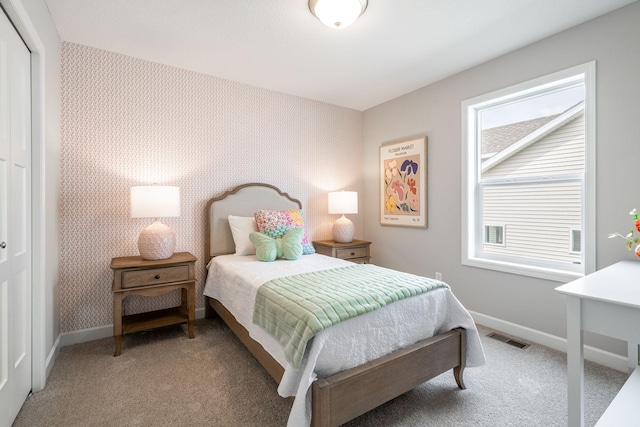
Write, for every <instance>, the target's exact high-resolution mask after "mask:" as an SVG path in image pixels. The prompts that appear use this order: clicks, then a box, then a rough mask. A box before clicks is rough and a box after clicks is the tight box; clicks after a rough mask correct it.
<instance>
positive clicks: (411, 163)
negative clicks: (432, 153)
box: [380, 137, 427, 228]
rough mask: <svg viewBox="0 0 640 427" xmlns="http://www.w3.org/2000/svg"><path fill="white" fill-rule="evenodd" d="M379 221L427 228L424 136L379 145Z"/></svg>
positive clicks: (425, 146)
mask: <svg viewBox="0 0 640 427" xmlns="http://www.w3.org/2000/svg"><path fill="white" fill-rule="evenodd" d="M380 198H381V200H380V223H381V224H382V225H397V226H404V227H425V228H426V227H427V137H420V138H414V139H408V140H404V141H399V142H394V143H391V144H385V145H382V146H381V147H380Z"/></svg>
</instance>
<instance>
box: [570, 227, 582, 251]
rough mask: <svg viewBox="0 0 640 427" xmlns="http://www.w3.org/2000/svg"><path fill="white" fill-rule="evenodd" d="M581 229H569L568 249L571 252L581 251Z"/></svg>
mask: <svg viewBox="0 0 640 427" xmlns="http://www.w3.org/2000/svg"><path fill="white" fill-rule="evenodd" d="M580 237H581V231H580V230H579V229H575V228H573V229H571V249H569V250H570V251H571V252H576V253H577V252H581V251H582V248H581V245H582V243H581V239H580Z"/></svg>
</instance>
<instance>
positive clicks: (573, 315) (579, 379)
mask: <svg viewBox="0 0 640 427" xmlns="http://www.w3.org/2000/svg"><path fill="white" fill-rule="evenodd" d="M582 344H583V332H582V301H581V300H580V298H579V297H574V296H567V380H568V393H569V396H568V402H569V412H568V418H569V420H568V421H569V427H583V426H584V349H583V345H582Z"/></svg>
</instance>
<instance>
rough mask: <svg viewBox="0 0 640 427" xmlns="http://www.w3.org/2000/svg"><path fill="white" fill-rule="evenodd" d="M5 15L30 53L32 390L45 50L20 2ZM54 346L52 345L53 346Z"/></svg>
mask: <svg viewBox="0 0 640 427" xmlns="http://www.w3.org/2000/svg"><path fill="white" fill-rule="evenodd" d="M0 4H1V5H2V8H3V9H4V11H5V13H6V14H7V16H8V17H9V19H10V20H11V22H12V23H13V25H14V26H15V27H16V30H17V31H18V34H19V35H20V37H22V40H23V41H24V42H25V44H26V45H27V47H28V48H29V50H30V51H31V240H32V242H31V250H32V254H31V256H32V257H31V272H32V275H31V307H32V308H31V389H32V390H33V391H39V390H42V389H43V388H44V386H45V384H46V381H47V357H48V356H47V348H46V345H47V343H46V341H47V337H46V316H45V313H46V293H47V292H46V285H45V274H44V272H45V259H46V258H45V243H46V239H45V232H46V223H45V219H46V215H45V208H46V198H45V196H46V192H45V189H46V173H45V172H46V170H45V123H46V122H45V117H46V116H45V81H46V79H45V77H46V74H45V69H46V68H45V48H44V44H43V43H42V41H41V39H40V37H39V35H38V32H37V31H36V28H35V26H34V25H33V23H32V22H31V19H30V18H29V15H28V13H27V11H26V10H25V8H24V6H23V5H22V3H21V1H20V0H0ZM54 347H55V346H54Z"/></svg>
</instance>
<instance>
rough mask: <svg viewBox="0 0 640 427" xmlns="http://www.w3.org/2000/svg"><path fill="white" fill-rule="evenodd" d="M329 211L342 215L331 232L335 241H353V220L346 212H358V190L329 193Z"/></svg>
mask: <svg viewBox="0 0 640 427" xmlns="http://www.w3.org/2000/svg"><path fill="white" fill-rule="evenodd" d="M329 213H330V214H338V215H342V216H341V217H340V218H338V219H337V220H336V222H334V223H333V228H332V229H331V233H332V234H333V241H334V242H338V243H351V242H352V241H353V232H354V227H353V222H351V220H350V219H349V218H347V217H345V216H344V215H345V214H357V213H358V193H357V192H356V191H333V192H331V193H329Z"/></svg>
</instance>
